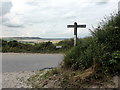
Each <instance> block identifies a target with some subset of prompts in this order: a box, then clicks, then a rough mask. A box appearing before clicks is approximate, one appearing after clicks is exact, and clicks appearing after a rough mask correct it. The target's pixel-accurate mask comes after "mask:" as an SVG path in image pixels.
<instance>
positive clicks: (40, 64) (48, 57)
mask: <svg viewBox="0 0 120 90" xmlns="http://www.w3.org/2000/svg"><path fill="white" fill-rule="evenodd" d="M62 59H63V55H62V54H24V53H22V54H19V53H2V72H17V71H35V70H41V69H44V68H51V67H57V66H58V65H59V64H60V62H61V61H62Z"/></svg>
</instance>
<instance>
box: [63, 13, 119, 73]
mask: <svg viewBox="0 0 120 90" xmlns="http://www.w3.org/2000/svg"><path fill="white" fill-rule="evenodd" d="M91 33H92V36H91V37H87V38H83V39H80V40H79V42H78V43H79V44H78V46H77V47H74V48H72V49H71V50H69V51H68V52H66V54H65V57H64V60H63V61H64V68H71V69H73V70H78V69H87V68H89V67H92V66H93V65H95V64H97V65H98V66H99V70H100V72H101V73H104V74H105V73H109V74H111V75H113V74H117V73H118V72H119V71H120V61H119V60H120V57H119V55H120V14H116V15H114V16H111V17H109V18H108V19H107V20H104V21H103V24H101V26H99V27H98V28H96V29H95V30H94V31H91Z"/></svg>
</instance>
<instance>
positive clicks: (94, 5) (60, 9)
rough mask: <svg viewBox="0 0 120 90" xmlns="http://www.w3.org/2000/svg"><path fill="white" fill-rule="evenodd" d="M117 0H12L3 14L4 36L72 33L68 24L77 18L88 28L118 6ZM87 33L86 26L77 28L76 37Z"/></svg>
mask: <svg viewBox="0 0 120 90" xmlns="http://www.w3.org/2000/svg"><path fill="white" fill-rule="evenodd" d="M117 1H118V0H96V1H93V0H12V4H13V6H12V8H11V10H10V12H9V13H7V14H6V15H4V17H3V20H4V22H3V25H4V27H3V32H4V34H3V36H7V35H10V34H11V35H13V36H17V35H18V36H40V37H72V36H71V35H72V34H71V32H72V31H68V29H67V27H66V26H67V24H73V23H74V22H75V21H77V22H78V23H79V24H82V23H85V24H87V28H90V27H91V25H93V26H96V25H97V23H98V22H99V21H100V20H101V19H103V17H104V16H105V15H109V13H112V12H113V11H114V10H117V5H116V4H117ZM101 2H102V3H101ZM7 19H8V20H7ZM5 20H6V21H5ZM10 26H11V27H10ZM16 27H17V28H16ZM21 27H23V28H21ZM23 31H24V32H23ZM8 32H10V33H8ZM15 33H17V34H15ZM86 35H89V31H88V29H84V30H81V31H79V32H78V36H79V37H84V36H86Z"/></svg>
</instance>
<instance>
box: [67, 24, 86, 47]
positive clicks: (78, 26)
mask: <svg viewBox="0 0 120 90" xmlns="http://www.w3.org/2000/svg"><path fill="white" fill-rule="evenodd" d="M67 27H68V28H74V46H77V28H86V25H77V23H76V22H75V23H74V25H67Z"/></svg>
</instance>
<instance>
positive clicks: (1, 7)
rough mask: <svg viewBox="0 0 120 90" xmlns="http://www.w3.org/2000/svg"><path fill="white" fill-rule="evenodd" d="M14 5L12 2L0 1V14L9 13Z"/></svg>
mask: <svg viewBox="0 0 120 90" xmlns="http://www.w3.org/2000/svg"><path fill="white" fill-rule="evenodd" d="M12 6H13V5H12V2H0V16H3V15H5V14H7V13H9V12H10V10H11V8H12Z"/></svg>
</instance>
